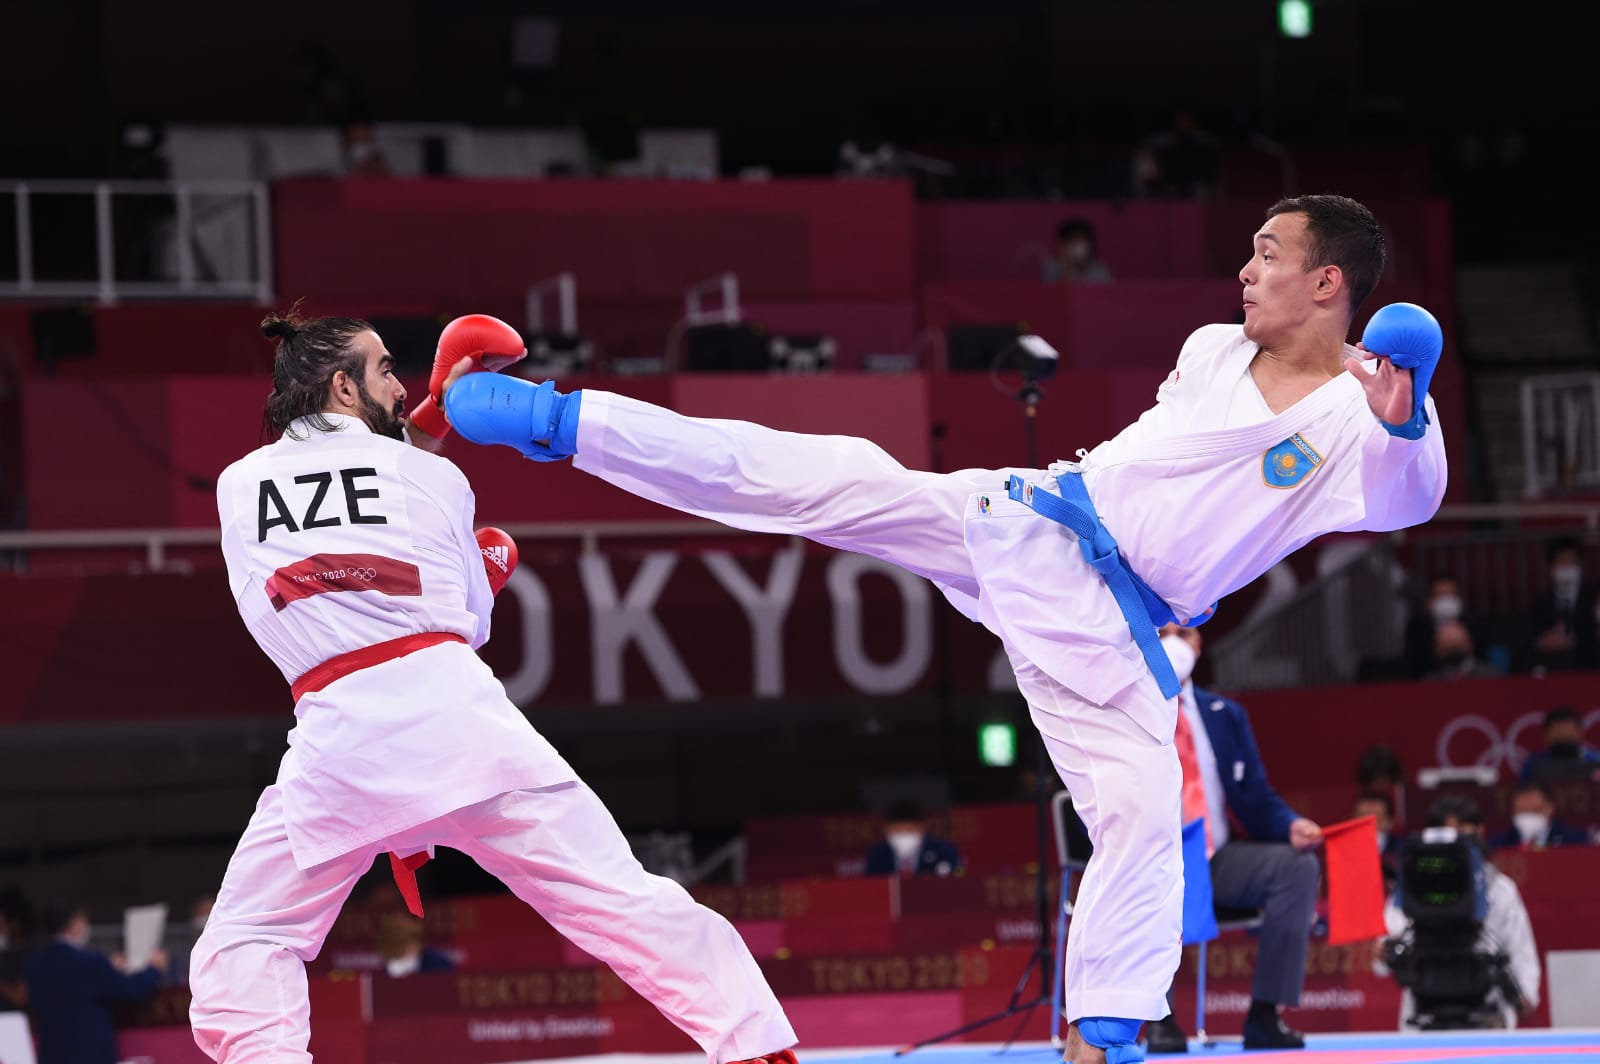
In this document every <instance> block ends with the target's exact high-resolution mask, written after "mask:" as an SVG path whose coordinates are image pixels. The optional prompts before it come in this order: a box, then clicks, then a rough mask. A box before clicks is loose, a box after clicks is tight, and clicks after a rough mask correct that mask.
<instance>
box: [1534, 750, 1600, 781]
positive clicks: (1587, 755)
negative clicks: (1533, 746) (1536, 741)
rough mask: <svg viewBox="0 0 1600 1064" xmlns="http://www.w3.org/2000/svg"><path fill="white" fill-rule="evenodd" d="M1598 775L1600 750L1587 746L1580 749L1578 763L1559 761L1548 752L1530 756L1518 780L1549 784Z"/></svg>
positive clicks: (1541, 751) (1539, 751)
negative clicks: (1560, 779)
mask: <svg viewBox="0 0 1600 1064" xmlns="http://www.w3.org/2000/svg"><path fill="white" fill-rule="evenodd" d="M1596 773H1600V750H1596V749H1595V748H1594V747H1592V746H1587V745H1585V746H1582V747H1579V749H1578V759H1577V760H1576V761H1565V760H1563V761H1558V760H1556V759H1555V758H1553V757H1551V756H1550V751H1548V750H1538V751H1535V752H1534V753H1531V754H1529V755H1528V760H1526V761H1524V762H1523V763H1522V773H1521V775H1519V776H1518V777H1517V780H1518V782H1521V783H1535V782H1537V783H1549V782H1552V781H1553V780H1554V779H1556V778H1565V779H1574V778H1576V779H1582V778H1583V777H1584V776H1593V775H1594V774H1596ZM1546 777H1550V778H1548V779H1547V778H1546Z"/></svg>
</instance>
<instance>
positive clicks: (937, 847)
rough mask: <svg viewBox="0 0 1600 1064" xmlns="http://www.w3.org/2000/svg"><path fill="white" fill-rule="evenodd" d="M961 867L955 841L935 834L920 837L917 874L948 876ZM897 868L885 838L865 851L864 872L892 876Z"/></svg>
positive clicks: (891, 849) (871, 874)
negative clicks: (920, 845) (920, 848)
mask: <svg viewBox="0 0 1600 1064" xmlns="http://www.w3.org/2000/svg"><path fill="white" fill-rule="evenodd" d="M963 867H964V862H963V861H962V860H961V851H960V850H958V849H956V844H955V843H953V842H950V841H949V840H947V839H941V838H939V837H938V836H937V835H924V836H923V837H922V852H921V853H919V854H918V855H917V872H916V874H917V875H919V876H950V875H954V874H955V873H957V872H959V871H961V869H962V868H963ZM899 870H900V866H899V865H898V864H897V863H896V862H895V859H894V849H893V848H892V847H890V845H889V842H888V840H887V839H885V840H884V841H882V842H880V843H878V844H877V845H875V846H873V847H872V849H870V850H868V851H867V867H866V868H865V869H864V870H863V871H864V874H866V875H869V876H892V875H894V874H896V873H897V872H898V871H899Z"/></svg>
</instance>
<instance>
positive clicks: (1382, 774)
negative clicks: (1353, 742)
mask: <svg viewBox="0 0 1600 1064" xmlns="http://www.w3.org/2000/svg"><path fill="white" fill-rule="evenodd" d="M1405 779H1406V772H1405V768H1404V767H1402V766H1401V764H1400V755H1399V754H1397V753H1395V752H1394V749H1393V748H1392V747H1389V746H1385V745H1384V744H1383V743H1373V744H1372V745H1371V746H1369V747H1367V748H1366V749H1365V750H1363V751H1362V752H1361V757H1360V759H1359V760H1357V761H1356V786H1358V787H1360V788H1361V789H1362V790H1364V791H1384V792H1386V793H1392V792H1393V791H1394V790H1395V789H1396V788H1398V787H1401V786H1404V784H1405Z"/></svg>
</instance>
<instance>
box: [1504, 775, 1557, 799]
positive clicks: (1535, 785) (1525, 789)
mask: <svg viewBox="0 0 1600 1064" xmlns="http://www.w3.org/2000/svg"><path fill="white" fill-rule="evenodd" d="M1533 791H1538V792H1539V793H1540V794H1542V795H1544V800H1545V801H1547V802H1554V801H1555V800H1556V799H1555V795H1553V794H1551V793H1550V788H1549V787H1547V786H1545V784H1544V783H1542V782H1541V781H1539V780H1521V781H1520V782H1518V783H1517V785H1516V786H1515V787H1513V788H1511V793H1512V795H1518V794H1530V793H1532V792H1533Z"/></svg>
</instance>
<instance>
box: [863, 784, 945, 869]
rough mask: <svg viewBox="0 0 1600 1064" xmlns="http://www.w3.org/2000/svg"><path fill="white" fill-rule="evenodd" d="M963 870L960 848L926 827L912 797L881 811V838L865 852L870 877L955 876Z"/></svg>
mask: <svg viewBox="0 0 1600 1064" xmlns="http://www.w3.org/2000/svg"><path fill="white" fill-rule="evenodd" d="M964 871H966V861H965V860H964V859H963V858H962V856H961V851H960V849H958V848H957V847H956V844H955V843H953V842H951V841H950V840H949V839H942V838H940V837H939V836H937V835H935V834H933V833H932V832H931V831H929V830H928V814H927V812H926V811H925V810H924V809H923V808H922V805H921V803H919V802H917V801H916V800H915V799H912V798H902V799H900V800H898V801H895V802H891V803H890V804H889V806H888V808H886V809H885V810H884V811H883V839H882V841H880V842H878V843H876V844H874V845H873V847H872V848H871V849H870V850H868V851H867V863H866V868H865V870H864V872H865V874H866V875H869V876H892V875H902V876H954V875H960V874H961V873H962V872H964Z"/></svg>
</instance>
